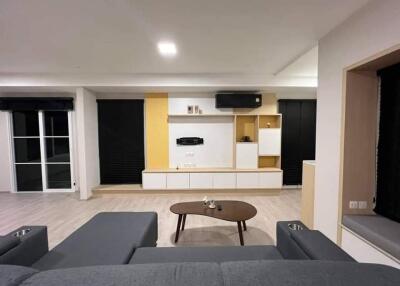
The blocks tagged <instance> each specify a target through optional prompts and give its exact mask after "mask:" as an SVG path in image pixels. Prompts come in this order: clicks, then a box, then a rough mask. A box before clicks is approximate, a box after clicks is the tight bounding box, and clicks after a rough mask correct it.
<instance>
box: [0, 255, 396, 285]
mask: <svg viewBox="0 0 400 286" xmlns="http://www.w3.org/2000/svg"><path fill="white" fill-rule="evenodd" d="M0 285H1V286H17V285H21V286H28V285H29V286H44V285H46V286H70V285H84V286H103V285H104V286H105V285H114V286H128V285H129V286H145V285H146V286H147V285H163V286H181V285H182V286H183V285H185V286H187V285H190V286H203V285H204V286H248V285H252V286H281V285H286V286H291V285H293V286H295V285H296V286H301V285H304V286H306V285H307V286H308V285H324V286H337V285H341V286H354V285H362V286H377V285H379V286H398V285H400V270H398V269H395V268H392V267H389V266H384V265H376V264H363V263H355V262H337V261H336V262H335V261H317V260H304V261H293V260H292V261H289V260H286V261H285V260H280V261H271V260H269V261H268V260H262V261H240V262H224V263H221V264H217V263H162V264H136V265H118V266H92V267H81V268H69V269H58V270H50V271H42V272H39V273H37V272H36V271H35V270H33V269H31V268H23V267H16V266H3V265H0Z"/></svg>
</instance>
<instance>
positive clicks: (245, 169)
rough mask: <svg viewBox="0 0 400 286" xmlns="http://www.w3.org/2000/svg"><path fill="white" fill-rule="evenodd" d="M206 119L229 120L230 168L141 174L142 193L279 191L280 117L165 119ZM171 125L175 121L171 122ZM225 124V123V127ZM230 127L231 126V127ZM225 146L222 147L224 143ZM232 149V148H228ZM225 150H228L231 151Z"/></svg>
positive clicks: (209, 122) (280, 183) (165, 170)
mask: <svg viewBox="0 0 400 286" xmlns="http://www.w3.org/2000/svg"><path fill="white" fill-rule="evenodd" d="M207 117H209V118H210V120H207V122H208V124H214V121H215V124H217V121H218V122H219V121H220V120H222V118H221V119H218V120H216V119H215V120H214V119H212V120H211V118H214V117H225V118H226V117H230V118H232V121H231V123H230V124H231V125H230V126H231V127H232V128H233V138H232V141H231V142H232V143H231V144H233V164H232V166H231V167H230V168H196V167H193V168H170V169H162V170H145V171H143V188H144V189H161V190H162V189H280V188H282V170H281V169H280V161H281V160H280V155H281V153H280V152H281V147H280V145H281V125H282V116H281V114H220V113H215V114H207V113H206V114H169V115H168V118H170V119H171V121H172V119H173V118H180V119H179V121H182V120H183V121H184V122H185V119H184V118H190V122H192V121H193V120H195V118H201V120H200V119H199V122H202V121H203V120H205V119H203V118H207ZM174 121H175V120H174ZM228 124H229V123H228ZM232 124H233V125H232ZM171 142H174V141H172V140H171ZM225 144H226V143H225ZM231 146H232V145H231ZM231 146H229V147H231Z"/></svg>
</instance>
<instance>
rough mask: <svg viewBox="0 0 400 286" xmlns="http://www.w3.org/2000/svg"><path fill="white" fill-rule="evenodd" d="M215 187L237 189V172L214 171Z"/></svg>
mask: <svg viewBox="0 0 400 286" xmlns="http://www.w3.org/2000/svg"><path fill="white" fill-rule="evenodd" d="M213 187H214V189H236V174H235V173H214V174H213Z"/></svg>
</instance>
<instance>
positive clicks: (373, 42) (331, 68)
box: [314, 0, 400, 241]
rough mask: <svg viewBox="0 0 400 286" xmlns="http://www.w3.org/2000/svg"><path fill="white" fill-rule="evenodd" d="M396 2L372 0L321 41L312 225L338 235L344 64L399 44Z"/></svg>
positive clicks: (331, 235) (399, 8) (399, 17)
mask: <svg viewBox="0 0 400 286" xmlns="http://www.w3.org/2000/svg"><path fill="white" fill-rule="evenodd" d="M398 27H400V1H398V0H384V1H382V0H373V1H371V2H369V3H368V4H367V5H366V6H364V7H363V8H362V9H361V10H360V11H358V12H357V13H356V14H354V15H353V16H352V17H350V18H349V19H348V20H347V21H346V22H344V23H343V24H342V25H340V26H339V27H337V28H336V29H335V30H333V31H332V32H330V33H329V34H328V35H326V36H325V37H324V38H322V39H321V40H320V42H319V66H318V70H319V75H318V77H319V85H318V92H317V98H318V110H317V146H316V182H315V189H316V191H315V210H314V213H315V227H316V228H318V229H319V230H321V231H322V232H323V233H325V234H326V235H327V236H328V237H329V238H331V239H332V240H334V241H336V240H337V224H338V196H339V163H340V129H341V114H342V76H343V69H344V68H345V67H347V66H349V65H351V64H353V63H355V62H357V61H359V60H362V59H364V58H367V57H369V56H371V55H373V54H375V53H378V52H380V51H382V50H384V49H387V48H390V47H392V46H394V45H396V44H399V43H400V29H398Z"/></svg>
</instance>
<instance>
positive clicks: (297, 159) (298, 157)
mask: <svg viewBox="0 0 400 286" xmlns="http://www.w3.org/2000/svg"><path fill="white" fill-rule="evenodd" d="M316 111H317V101H316V100H292V99H281V100H279V113H282V152H281V153H282V154H281V166H282V170H283V184H284V185H301V183H302V165H303V160H314V159H315V129H316Z"/></svg>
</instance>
